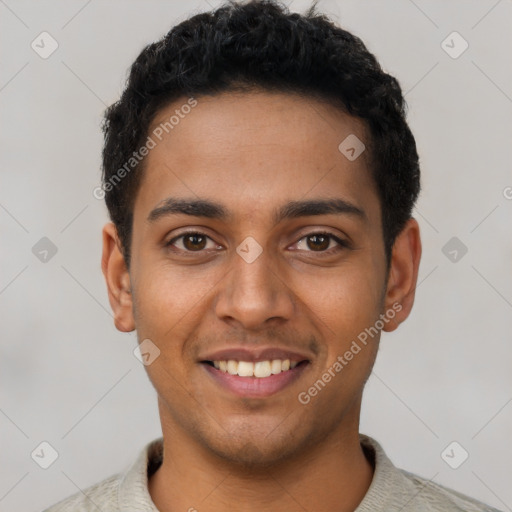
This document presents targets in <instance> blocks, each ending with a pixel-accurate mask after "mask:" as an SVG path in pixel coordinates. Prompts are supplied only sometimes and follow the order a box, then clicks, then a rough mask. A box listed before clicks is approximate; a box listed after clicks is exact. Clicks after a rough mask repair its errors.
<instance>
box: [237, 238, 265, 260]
mask: <svg viewBox="0 0 512 512" xmlns="http://www.w3.org/2000/svg"><path fill="white" fill-rule="evenodd" d="M236 252H237V253H238V255H239V256H240V257H241V258H242V259H243V260H244V261H245V262H246V263H252V262H253V261H256V259H257V258H258V257H259V255H260V254H261V253H262V252H263V247H261V245H260V244H259V243H258V242H256V240H255V239H254V238H253V237H252V236H248V237H247V238H245V239H244V241H243V242H242V243H241V244H240V245H239V246H238V247H237V248H236Z"/></svg>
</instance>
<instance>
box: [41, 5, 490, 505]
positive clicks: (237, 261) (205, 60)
mask: <svg viewBox="0 0 512 512" xmlns="http://www.w3.org/2000/svg"><path fill="white" fill-rule="evenodd" d="M104 132H105V146H104V151H103V169H104V176H103V177H104V180H103V189H104V191H105V199H106V203H107V206H108V209H109V213H110V216H111V219H112V223H109V224H107V225H106V226H105V228H104V230H103V258H102V268H103V272H104V275H105V279H106V283H107V287H108V293H109V299H110V303H111V306H112V309H113V312H114V317H115V325H116V327H117V329H119V330H120V331H124V332H130V331H133V330H134V329H136V330H137V335H138V340H139V343H140V350H141V354H142V358H143V361H144V363H145V365H146V368H147V371H148V375H149V378H150V380H151V382H152V383H153V385H154V387H155V389H156V391H157V393H158V403H159V412H160V418H161V425H162V433H163V438H161V439H157V440H155V441H153V442H151V443H148V444H147V445H146V447H145V448H144V450H143V451H142V453H141V454H140V457H139V458H138V460H137V461H136V462H135V463H134V465H133V466H132V467H130V468H128V469H127V470H126V471H125V472H123V473H120V474H119V475H115V476H113V477H111V478H109V479H107V480H105V481H103V482H100V483H99V484H96V485H94V486H92V487H91V488H89V489H87V490H86V491H85V494H82V493H79V494H77V495H75V496H72V497H70V498H68V499H67V500H64V501H63V502H61V503H60V504H58V505H56V506H55V507H52V508H50V509H49V510H50V511H52V512H56V511H64V510H70V511H71V510H72V511H89V510H91V511H92V510H103V511H108V512H111V511H132V510H137V511H155V510H159V511H161V512H176V511H187V510H188V511H195V510H198V511H200V512H201V511H208V512H218V511H226V510H243V511H247V512H250V511H258V512H259V511H305V510H306V511H330V512H334V511H336V512H349V511H355V510H356V511H358V512H363V511H372V512H375V511H387V512H388V511H398V510H402V511H412V510H415V511H462V510H470V511H482V510H492V509H491V508H490V507H487V506H485V505H484V504H482V503H479V502H477V501H475V500H473V499H471V498H469V497H466V496H463V495H461V494H459V493H457V492H455V491H452V490H449V489H446V488H444V487H441V486H439V485H437V484H435V483H432V482H428V481H427V480H425V479H422V478H420V477H418V476H415V475H412V474H410V473H407V472H405V471H402V470H399V469H397V468H395V467H394V466H393V464H392V463H391V461H390V460H389V459H388V458H387V456H386V454H385V453H384V451H383V449H382V448H381V447H380V445H379V444H378V443H377V442H376V441H375V440H373V439H371V438H369V437H367V436H364V435H362V434H359V414H360V408H361V398H362V393H363V388H364V385H365V383H366V381H367V379H368V377H369V375H370V373H371V371H372V367H373V364H374V361H375V357H376V354H377V349H378V344H379V339H380V332H381V331H382V330H384V331H388V332H390V331H393V330H395V329H396V328H397V327H398V326H399V324H400V323H401V322H403V321H404V320H405V319H406V318H407V316H408V315H409V313H410V311H411V308H412V306H413V302H414V294H415V286H416V282H417V275H418V266H419V261H420V256H421V242H420V234H419V227H418V223H417V222H416V220H415V219H413V218H412V217H411V212H412V208H413V206H414V204H415V201H416V199H417V197H418V194H419V190H420V172H419V165H418V155H417V152H416V146H415V141H414V138H413V136H412V134H411V132H410V130H409V128H408V126H407V123H406V121H405V114H404V101H403V98H402V94H401V90H400V87H399V85H398V83H397V81H396V80H395V79H394V78H393V77H391V76H389V75H388V74H386V73H384V72H383V71H382V69H381V68H380V66H379V64H378V63H377V61H376V59H375V57H374V56H373V55H371V54H370V53H369V52H368V51H367V49H366V48H365V46H364V44H363V43H362V42H361V41H360V40H359V39H358V38H356V37H355V36H353V35H351V34H350V33H348V32H346V31H344V30H342V29H340V28H338V27H336V26H334V25H333V24H332V23H331V22H330V21H329V20H328V19H327V18H325V17H322V16H320V15H318V14H317V13H316V12H315V11H314V9H310V11H309V12H308V13H307V14H305V15H303V16H301V15H299V14H290V13H289V12H288V11H287V10H286V9H285V8H283V7H281V6H280V5H278V4H276V3H271V2H265V1H253V2H250V3H245V4H237V3H231V4H227V5H225V6H223V7H221V8H219V9H217V10H215V11H213V12H211V13H204V14H199V15H197V16H194V17H192V18H191V19H189V20H186V21H183V22H182V23H180V24H179V25H178V26H176V27H174V28H173V29H172V30H171V31H170V32H169V33H168V34H167V35H166V36H165V37H164V38H163V39H162V40H161V41H158V42H156V43H154V44H151V45H149V46H148V47H146V48H145V49H144V50H143V51H142V53H141V54H140V55H139V57H138V58H137V59H136V61H135V62H134V64H133V66H132V68H131V74H130V77H129V80H128V83H127V86H126V89H125V91H124V92H123V95H122V97H121V99H120V101H119V102H117V103H116V104H114V105H112V106H111V107H110V108H109V109H108V110H107V112H106V119H105V125H104Z"/></svg>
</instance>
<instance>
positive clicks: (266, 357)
mask: <svg viewBox="0 0 512 512" xmlns="http://www.w3.org/2000/svg"><path fill="white" fill-rule="evenodd" d="M230 359H233V360H235V361H250V362H257V361H272V360H274V359H281V361H284V360H285V359H289V360H290V361H291V362H293V361H296V362H298V363H299V362H300V361H305V360H306V361H309V357H308V356H307V355H304V354H301V353H299V352H296V351H293V350H289V349H284V348H279V347H267V348H264V347H260V348H253V349H248V348H242V347H232V348H225V349H222V350H217V351H216V352H211V353H209V354H207V355H205V356H204V357H201V358H200V361H229V360H230Z"/></svg>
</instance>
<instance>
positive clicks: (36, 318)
mask: <svg viewBox="0 0 512 512" xmlns="http://www.w3.org/2000/svg"><path fill="white" fill-rule="evenodd" d="M286 3H287V4H289V5H290V9H291V10H296V11H300V12H302V11H304V9H305V8H306V7H307V6H308V5H309V2H305V1H302V0H300V1H299V0H294V1H291V0H287V2H286ZM217 5H219V2H215V1H214V0H208V1H206V0H194V1H189V2H175V1H163V0H158V1H121V0H115V1H114V0H111V1H100V0H89V1H85V0H81V1H74V0H73V1H69V0H68V1H66V2H64V1H50V0H42V1H32V2H28V1H14V0H1V1H0V48H1V54H0V65H1V70H0V108H1V133H0V135H1V152H0V162H1V170H2V186H1V188H0V223H1V261H0V265H1V270H0V311H1V329H2V336H1V339H0V349H1V356H0V379H1V385H0V510H2V511H17V512H37V511H40V510H42V509H43V508H45V507H47V506H49V505H50V504H53V503H55V502H56V501H58V500H60V499H62V498H64V497H66V496H68V495H70V494H73V493H75V492H78V491H79V490H80V489H82V490H83V489H85V488H86V487H87V486H89V485H91V484H93V483H96V482H98V481H100V480H102V479H104V478H106V477H107V476H110V475H112V474H114V473H117V472H118V471H121V470H122V469H124V468H125V467H126V466H127V465H128V464H130V463H131V462H132V461H133V460H134V458H135V457H136V455H137V454H138V453H139V451H140V450H141V448H142V447H143V446H144V445H145V444H146V443H147V442H148V441H150V440H152V439H154V438H156V437H159V436H160V435H161V430H160V424H159V418H158V412H157V402H156V395H155V391H154V390H153V388H152V386H151V384H150V382H149V380H148V378H147V375H146V372H145V369H144V367H143V366H142V364H140V362H139V361H138V360H137V359H136V357H134V354H133V350H134V348H135V346H136V337H135V334H134V333H131V334H122V333H119V332H117V331H116V329H115V328H114V325H113V321H112V316H111V314H110V307H109V304H108V299H107V293H106V288H105V285H104V282H103V276H102V275H101V271H100V254H101V236H100V235H101V228H102V226H103V224H104V223H105V222H106V221H107V214H106V208H105V206H104V204H103V203H102V201H99V200H97V199H96V198H95V197H94V195H93V190H94V188H95V187H97V186H98V184H99V180H100V152H101V147H102V142H103V141H102V134H101V131H100V123H101V119H102V114H103V111H104V109H105V107H106V106H107V105H110V104H111V103H112V102H114V101H115V100H117V99H118V97H119V95H120V93H121V91H122V88H123V84H124V81H125V78H126V72H127V69H128V67H129V66H130V64H131V63H132V61H133V60H134V59H135V57H136V56H137V55H138V54H139V52H140V51H141V49H142V48H143V46H144V45H146V44H148V43H150V42H152V41H154V40H156V39H157V38H160V37H161V36H163V35H164V34H165V33H166V32H167V31H168V30H169V29H170V28H171V26H173V25H174V24H175V23H177V22H179V21H181V20H183V19H184V18H186V17H188V16H189V15H190V14H192V13H197V12H200V11H203V10H208V9H211V8H212V7H215V6H217ZM318 5H319V10H321V11H323V12H325V13H326V14H328V15H330V16H331V17H332V18H333V19H335V20H336V21H337V22H338V23H339V24H341V25H342V26H343V27H344V28H347V29H348V30H350V31H353V32H354V33H355V34H356V35H359V36H360V37H361V38H362V39H363V40H364V41H365V42H366V44H367V45H368V47H369V49H370V50H371V51H372V52H374V53H375V54H376V56H377V57H378V59H379V60H380V62H381V63H382V65H383V67H384V68H385V69H386V70H387V71H388V72H390V73H392V74H394V75H395V76H397V77H398V79H399V81H400V83H401V85H402V87H403V90H404V92H405V95H406V100H407V102H408V105H409V121H410V125H411V128H412V130H413V132H414V134H415V137H416V140H417V144H418V149H419V153H420V157H421V165H422V186H423V190H422V193H421V197H420V200H419V202H418V205H417V208H416V210H415V213H414V215H415V217H416V218H417V219H418V221H419V223H420V227H421V235H422V241H423V258H422V261H421V266H420V275H419V283H420V284H419V286H418V288H417V293H416V302H415V306H414V309H413V311H412V314H411V315H410V317H409V319H408V320H407V321H406V322H405V323H404V324H402V325H401V326H400V328H399V329H398V330H397V331H395V332H393V333H391V334H386V333H384V334H383V336H382V340H381V348H380V352H379V356H378V360H377V364H376V366H375V370H374V373H373V374H372V376H371V378H370V380H369V382H368V385H367V388H366V392H365V399H364V404H363V411H362V419H361V431H362V432H364V433H366V434H369V435H371V436H373V437H375V438H376V439H377V440H378V441H379V442H381V444H382V445H383V446H384V448H385V450H386V451H387V453H388V455H389V456H390V458H391V459H392V460H393V462H394V463H395V465H397V466H399V467H402V468H405V469H407V470H409V471H412V472H415V473H418V474H419V475H422V476H423V477H426V478H428V479H432V480H433V481H434V482H438V483H441V484H444V485H447V486H450V487H452V488H455V489H457V490H459V491H461V492H463V493H466V494H469V495H471V496H474V497H476V498H478V499H480V500H483V501H485V502H487V503H489V504H491V505H493V506H495V507H497V508H498V509H500V510H511V509H512V487H511V485H510V483H511V481H512V443H511V441H510V436H511V433H512V372H511V366H512V364H511V363H512V343H511V341H512V339H511V337H512V336H511V327H512V325H511V323H512V322H511V320H510V319H511V318H512V275H511V274H512V273H511V261H512V236H511V235H512V229H511V219H512V199H511V198H512V188H511V187H512V173H511V163H510V162H511V151H510V148H511V140H512V122H511V119H512V86H511V84H512V65H511V61H510V48H512V30H511V24H512V2H510V0H502V1H496V0H480V1H467V0H464V1H462V0H459V1H455V0H452V1H450V2H445V1H441V0H437V1H421V0H415V1H412V0H390V1H382V0H374V1H368V0H357V1H355V0H354V1H348V0H346V1H345V0H337V1H335V0H324V1H320V2H319V4H318ZM42 32H48V34H49V35H50V36H51V38H52V39H54V40H55V41H56V43H57V44H58V48H57V49H56V51H54V53H52V54H51V55H50V56H49V57H47V58H42V57H41V55H40V53H42V52H43V48H41V47H42V46H44V47H45V48H44V51H49V50H50V49H51V44H55V43H52V41H51V39H49V38H48V36H46V35H45V36H40V34H41V33H42ZM453 32H457V33H458V34H455V35H454V34H453ZM41 37H45V38H46V39H45V41H46V43H45V44H44V45H43V44H41V43H40V42H39V49H38V51H39V53H38V52H36V51H35V50H34V49H33V48H32V46H31V43H32V42H33V41H35V42H36V43H37V41H40V40H41ZM443 41H444V43H443ZM466 43H467V44H468V48H467V49H466V50H465V51H464V52H463V53H462V54H460V55H458V53H459V52H460V51H461V50H462V49H463V48H464V47H465V45H466ZM36 48H37V47H36ZM455 57H456V58H455ZM45 237H46V238H45ZM454 237H455V239H454V240H452V239H453V238H454ZM41 239H43V240H42V241H41ZM47 239H48V240H49V241H51V243H50V242H49V241H48V240H47ZM37 244H39V245H37ZM41 244H42V245H41ZM446 244H448V245H446ZM454 244H455V245H454ZM34 247H35V249H34ZM41 247H43V249H41ZM44 250H47V251H48V253H44ZM41 251H43V253H44V254H42V253H41ZM55 251H56V253H55ZM454 251H455V252H454ZM53 253H55V254H53ZM45 259H46V261H44V260H45ZM42 260H43V261H42ZM454 441H455V442H457V443H458V444H457V445H452V446H451V448H449V450H448V454H450V455H451V454H453V456H452V459H455V460H456V461H457V460H459V461H460V460H461V457H463V455H464V453H465V452H467V453H468V454H469V457H468V458H467V460H466V461H465V462H464V463H462V464H461V465H460V466H459V467H458V468H457V469H453V468H452V467H450V466H449V465H448V464H447V462H446V456H445V457H444V458H443V457H442V453H443V452H444V450H445V449H446V448H447V447H448V446H449V445H450V444H451V443H452V442H454ZM42 442H46V443H49V444H50V445H51V446H52V447H53V449H54V450H56V452H58V458H57V459H56V460H55V462H54V463H53V464H52V465H51V466H50V467H49V468H48V469H43V468H42V467H40V465H39V464H38V463H37V456H35V455H34V456H32V455H31V454H33V453H36V454H37V453H41V450H43V451H44V450H45V449H46V452H45V454H46V455H45V456H48V454H49V453H51V449H50V448H48V445H41V443H42ZM454 446H455V450H454V451H453V452H451V451H450V450H451V449H453V447H454ZM38 450H39V451H38ZM445 453H446V452H445ZM452 464H453V463H452Z"/></svg>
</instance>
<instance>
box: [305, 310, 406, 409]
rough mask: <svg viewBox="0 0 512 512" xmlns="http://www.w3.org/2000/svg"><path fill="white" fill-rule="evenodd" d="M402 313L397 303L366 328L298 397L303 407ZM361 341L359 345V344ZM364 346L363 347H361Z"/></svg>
mask: <svg viewBox="0 0 512 512" xmlns="http://www.w3.org/2000/svg"><path fill="white" fill-rule="evenodd" d="M400 311H402V304H399V303H397V302H395V303H394V304H393V306H392V307H391V308H390V309H388V310H387V311H386V312H385V313H382V314H381V315H380V317H379V320H377V321H376V322H375V323H374V324H373V325H372V326H371V327H366V328H365V330H364V331H361V332H360V333H359V334H358V335H357V340H353V341H352V344H351V345H350V348H349V349H348V350H346V351H345V353H344V354H343V355H340V356H338V357H337V358H336V361H334V363H333V364H332V365H331V366H330V367H329V368H327V369H326V370H325V371H324V373H323V374H322V376H321V377H320V378H319V379H318V380H317V381H316V382H315V383H314V384H313V385H312V386H311V387H310V388H308V390H307V391H301V392H300V393H299V394H298V395H297V399H298V400H299V402H300V403H301V404H302V405H307V404H309V402H311V398H313V397H315V396H317V395H318V393H319V392H320V391H322V390H323V389H324V388H325V386H326V385H327V384H328V383H329V382H331V380H332V379H333V378H334V377H336V375H338V374H339V373H340V372H341V371H342V370H343V368H345V366H347V365H348V363H349V362H350V361H352V359H353V358H354V356H356V355H357V354H359V352H361V350H362V349H363V347H365V346H366V345H367V344H368V336H370V337H371V338H372V339H373V338H374V337H375V336H376V335H377V334H378V333H379V332H380V331H381V330H382V328H383V327H384V326H385V325H386V324H387V323H388V322H389V321H390V320H393V318H395V316H396V314H397V313H398V312H400ZM358 341H359V343H358ZM361 345H362V346H361Z"/></svg>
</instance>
